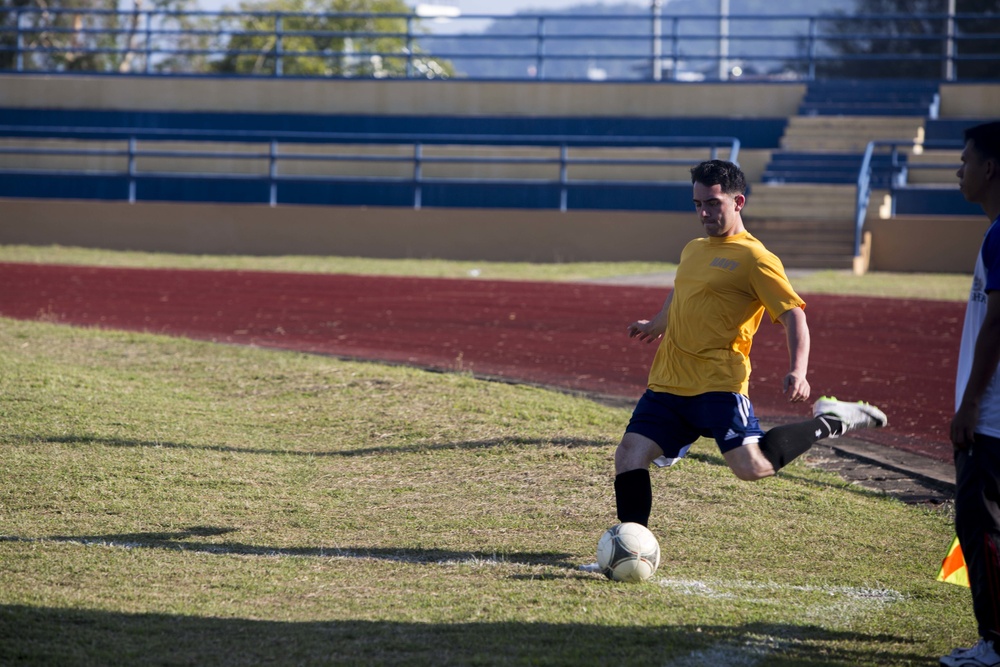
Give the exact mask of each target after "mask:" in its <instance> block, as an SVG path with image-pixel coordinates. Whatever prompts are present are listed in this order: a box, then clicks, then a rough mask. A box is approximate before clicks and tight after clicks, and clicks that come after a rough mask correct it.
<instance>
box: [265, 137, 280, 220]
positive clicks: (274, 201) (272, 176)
mask: <svg viewBox="0 0 1000 667" xmlns="http://www.w3.org/2000/svg"><path fill="white" fill-rule="evenodd" d="M267 178H268V190H269V200H270V204H271V207H272V208H273V207H275V206H277V205H278V140H277V139H271V146H270V149H269V150H268V155H267Z"/></svg>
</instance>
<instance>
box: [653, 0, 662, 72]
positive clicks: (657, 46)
mask: <svg viewBox="0 0 1000 667" xmlns="http://www.w3.org/2000/svg"><path fill="white" fill-rule="evenodd" d="M651 9H652V13H653V15H652V21H653V25H652V33H653V45H652V46H653V48H652V57H653V62H652V63H651V64H652V74H653V81H660V80H661V79H662V78H663V41H662V40H663V23H662V15H663V0H653V5H652V8H651Z"/></svg>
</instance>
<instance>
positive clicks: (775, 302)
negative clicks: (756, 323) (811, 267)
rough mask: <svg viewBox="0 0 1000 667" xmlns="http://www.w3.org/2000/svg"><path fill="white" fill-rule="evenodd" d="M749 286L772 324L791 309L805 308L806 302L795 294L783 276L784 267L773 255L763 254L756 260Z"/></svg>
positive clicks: (786, 278)
mask: <svg viewBox="0 0 1000 667" xmlns="http://www.w3.org/2000/svg"><path fill="white" fill-rule="evenodd" d="M750 286H751V288H752V289H753V291H754V293H755V294H756V296H757V298H758V299H759V300H760V302H761V304H763V306H764V308H765V309H766V310H767V314H768V315H769V316H770V317H771V321H772V322H777V321H778V318H779V317H781V316H782V315H784V314H785V313H787V312H788V311H789V310H791V309H793V308H805V307H806V302H805V301H803V300H802V298H801V297H800V296H799V295H798V294H796V292H795V290H794V289H793V288H792V284H791V283H790V282H789V281H788V276H787V275H785V267H784V266H782V265H781V260H780V259H778V257H777V256H776V255H775V254H774V253H770V252H768V253H764V254H762V255H760V256H759V257H758V258H757V270H756V271H754V274H753V277H752V278H751V280H750Z"/></svg>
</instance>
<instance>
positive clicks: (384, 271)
mask: <svg viewBox="0 0 1000 667" xmlns="http://www.w3.org/2000/svg"><path fill="white" fill-rule="evenodd" d="M0 262H42V263H53V264H86V265H94V266H115V267H146V268H185V269H240V270H259V271H303V272H313V273H350V274H368V275H396V276H417V277H435V278H470V277H475V278H478V279H482V280H542V281H545V280H558V281H585V280H606V279H610V278H617V277H622V276H643V275H654V276H655V277H656V280H655V281H654V282H655V283H661V282H662V278H661V276H662V275H663V274H672V273H673V271H674V270H675V269H676V268H677V265H676V264H670V263H667V262H569V263H552V264H531V263H518V262H459V261H445V260H426V259H370V258H362V257H319V256H317V257H313V256H289V257H248V256H235V255H234V256H228V255H227V256H221V255H211V256H209V255H175V254H169V253H144V252H112V251H107V250H95V249H87V248H66V247H60V246H15V245H7V246H2V245H0ZM970 272H971V267H970ZM791 273H792V282H793V284H794V285H795V287H796V289H797V290H798V291H799V292H801V293H802V294H854V295H859V296H880V297H893V298H914V299H937V300H946V301H964V300H966V299H967V298H968V296H969V288H970V286H971V284H972V274H971V273H969V274H941V273H907V274H891V273H880V272H871V273H868V274H867V275H864V276H855V275H853V274H852V273H851V272H850V271H832V270H826V271H794V272H791Z"/></svg>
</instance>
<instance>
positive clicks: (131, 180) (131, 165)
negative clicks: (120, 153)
mask: <svg viewBox="0 0 1000 667" xmlns="http://www.w3.org/2000/svg"><path fill="white" fill-rule="evenodd" d="M135 144H136V141H135V135H132V136H130V137H129V138H128V203H129V204H134V203H135Z"/></svg>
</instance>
